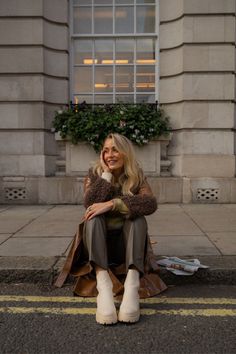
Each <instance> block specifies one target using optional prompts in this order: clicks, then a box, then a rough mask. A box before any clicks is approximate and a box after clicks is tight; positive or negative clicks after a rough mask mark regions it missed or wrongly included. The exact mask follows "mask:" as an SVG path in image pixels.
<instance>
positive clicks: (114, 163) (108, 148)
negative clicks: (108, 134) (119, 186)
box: [102, 138, 124, 176]
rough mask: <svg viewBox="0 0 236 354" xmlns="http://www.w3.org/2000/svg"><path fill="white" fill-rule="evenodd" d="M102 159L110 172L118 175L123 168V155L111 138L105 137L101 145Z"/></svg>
mask: <svg viewBox="0 0 236 354" xmlns="http://www.w3.org/2000/svg"><path fill="white" fill-rule="evenodd" d="M102 151H103V159H104V162H105V163H106V165H107V166H108V167H109V169H110V171H111V173H112V174H114V175H115V176H119V175H120V174H121V173H122V172H123V170H124V156H123V154H121V153H120V152H119V151H118V150H117V148H116V147H115V145H114V141H113V139H110V138H108V139H106V140H105V142H104V145H103V150H102Z"/></svg>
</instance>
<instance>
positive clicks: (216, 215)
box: [183, 205, 236, 232]
mask: <svg viewBox="0 0 236 354" xmlns="http://www.w3.org/2000/svg"><path fill="white" fill-rule="evenodd" d="M183 209H184V210H185V211H186V213H187V214H188V215H189V216H190V217H191V218H192V219H193V220H194V221H195V223H196V224H197V225H198V226H199V228H201V229H202V230H204V231H205V232H220V231H228V232H231V231H236V210H235V208H234V207H233V208H230V207H229V206H228V207H227V206H223V205H187V206H186V205H184V206H183Z"/></svg>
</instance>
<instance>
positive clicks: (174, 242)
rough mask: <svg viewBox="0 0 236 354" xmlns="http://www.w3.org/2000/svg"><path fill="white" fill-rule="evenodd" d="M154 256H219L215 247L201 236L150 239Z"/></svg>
mask: <svg viewBox="0 0 236 354" xmlns="http://www.w3.org/2000/svg"><path fill="white" fill-rule="evenodd" d="M151 240H152V241H154V242H156V243H154V244H153V245H152V247H153V251H154V254H155V255H163V256H177V255H178V256H194V255H220V252H219V251H218V250H217V249H216V247H215V246H214V245H213V244H212V243H211V242H210V241H209V240H208V239H207V238H206V237H202V236H157V237H151Z"/></svg>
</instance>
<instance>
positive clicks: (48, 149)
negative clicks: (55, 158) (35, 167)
mask: <svg viewBox="0 0 236 354" xmlns="http://www.w3.org/2000/svg"><path fill="white" fill-rule="evenodd" d="M44 153H45V155H58V145H57V142H56V141H55V137H54V133H49V132H45V133H44Z"/></svg>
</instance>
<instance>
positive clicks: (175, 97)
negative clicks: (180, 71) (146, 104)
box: [159, 75, 184, 104]
mask: <svg viewBox="0 0 236 354" xmlns="http://www.w3.org/2000/svg"><path fill="white" fill-rule="evenodd" d="M183 84H184V76H183V75H181V76H177V77H169V78H162V79H161V80H160V85H159V86H160V91H159V94H160V103H161V104H166V103H173V102H178V101H182V99H183Z"/></svg>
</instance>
